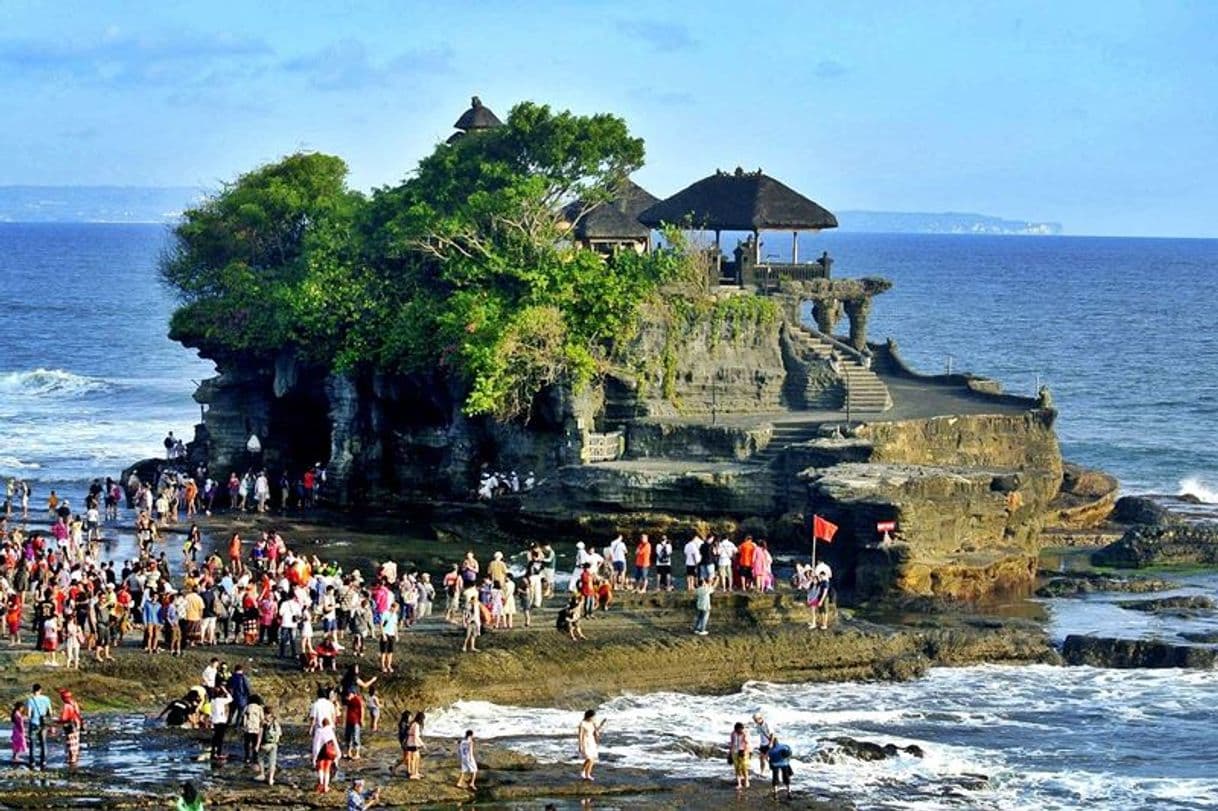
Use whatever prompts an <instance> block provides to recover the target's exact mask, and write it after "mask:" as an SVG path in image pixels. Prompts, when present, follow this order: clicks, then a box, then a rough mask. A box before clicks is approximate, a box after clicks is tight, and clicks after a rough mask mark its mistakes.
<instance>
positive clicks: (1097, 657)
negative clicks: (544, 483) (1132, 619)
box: [1062, 634, 1218, 670]
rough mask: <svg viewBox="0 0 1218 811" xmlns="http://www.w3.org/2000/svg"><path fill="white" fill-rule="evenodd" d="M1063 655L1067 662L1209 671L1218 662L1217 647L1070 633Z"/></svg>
mask: <svg viewBox="0 0 1218 811" xmlns="http://www.w3.org/2000/svg"><path fill="white" fill-rule="evenodd" d="M1062 657H1063V658H1064V659H1065V661H1066V664H1068V665H1091V666H1093V667H1112V668H1121V669H1129V668H1165V667H1187V668H1196V669H1201V670H1210V669H1213V667H1214V665H1215V663H1218V650H1215V649H1213V648H1199V647H1195V646H1193V645H1177V644H1172V643H1170V642H1164V641H1163V640H1161V639H1112V638H1109V637H1098V636H1083V635H1081V634H1071V635H1070V636H1068V637H1066V642H1065V644H1064V645H1063V646H1062Z"/></svg>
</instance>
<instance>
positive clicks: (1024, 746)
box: [0, 223, 1218, 809]
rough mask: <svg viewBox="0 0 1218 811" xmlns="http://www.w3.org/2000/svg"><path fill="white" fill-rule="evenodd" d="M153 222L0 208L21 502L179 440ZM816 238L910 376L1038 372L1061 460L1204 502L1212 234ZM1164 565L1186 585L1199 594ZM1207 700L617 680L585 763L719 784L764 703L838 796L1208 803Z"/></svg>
mask: <svg viewBox="0 0 1218 811" xmlns="http://www.w3.org/2000/svg"><path fill="white" fill-rule="evenodd" d="M167 236H168V232H167V230H166V228H165V227H164V226H159V225H148V226H132V225H121V226H120V225H21V224H2V223H0V305H2V309H0V476H4V477H8V476H13V475H15V476H20V477H23V478H28V479H30V480H31V481H32V482H33V484H34V487H35V501H36V503H39V502H40V500H41V499H42V498H44V497H45V494H46V490H47V489H48V488H49V487H51V486H56V487H60V488H66V489H70V490H71V491H76V492H78V491H79V490H81V489H83V487H84V484H85V482H86V481H87V479H89V478H91V477H93V476H97V475H107V474H109V475H115V474H117V473H118V472H119V470H120V469H121V468H122V466H123V465H125V464H127V463H128V462H130V461H133V460H135V459H138V458H140V457H143V456H149V455H156V454H159V453H160V452H161V451H162V448H161V439H162V438H163V437H164V435H165V432H166V431H169V430H174V431H175V432H177V433H178V434H179V435H183V436H186V437H188V436H189V434H190V428H191V426H192V424H193V423H194V422H196V421H197V418H198V413H199V412H198V407H197V405H196V404H195V403H193V402H192V400H191V398H190V395H191V393H192V392H193V390H194V382H193V381H195V380H200V379H202V378H204V377H207V376H209V375H210V374H212V373H213V368H212V365H211V364H210V363H208V362H206V361H203V360H201V359H199V358H198V357H197V356H196V355H195V354H194V353H192V352H191V351H189V350H187V349H184V348H182V347H181V346H178V345H176V344H174V343H173V342H171V341H169V340H168V338H167V337H166V334H165V333H166V326H167V321H168V317H169V314H170V313H171V312H172V308H173V300H172V297H171V296H170V295H169V293H168V292H167V291H166V290H164V289H163V288H162V287H161V286H160V284H159V283H158V281H157V277H156V271H155V266H156V261H157V258H158V256H159V255H160V254H161V252H162V251H163V250H164V249H165V247H166V244H167ZM821 249H827V250H829V251H830V253H831V254H833V255H834V256H835V257H836V259H837V263H836V265H835V266H834V273H835V275H837V276H862V275H878V276H885V277H888V278H890V279H892V280H893V282H894V287H893V289H892V290H891V291H889V292H887V293H885V294H884V295H882V296H880V297H879V298H878V299H877V300H876V302H875V307H874V310H873V314H872V318H871V331H870V334H871V336H872V338H873V339H874V340H880V339H883V338H884V337H887V336H890V335H891V336H893V337H895V338H897V340H898V341H899V344H900V347H901V351H902V354H903V355H904V356H905V357H906V358H907V359H908V360H909V361H911V362H912V363H913V364H914V365H915V366H917V367H919V368H920V369H921V370H923V371H927V372H939V371H943V370H945V369H946V368H947V367H948V365H949V364H950V366H951V368H952V370H953V371H966V370H967V371H972V372H975V373H979V374H985V375H989V376H993V377H996V378H997V379H999V380H1000V381H1002V382H1003V383H1004V384H1005V385H1006V386H1007V388H1008V389H1009V390H1011V391H1014V392H1016V393H1021V394H1028V395H1032V394H1034V393H1035V391H1036V389H1037V388H1038V387H1039V386H1040V385H1041V384H1047V385H1049V386H1050V388H1051V390H1052V392H1053V395H1054V399H1055V401H1056V404H1057V406H1058V407H1059V408H1060V409H1061V418H1060V421H1059V423H1058V431H1059V435H1060V437H1061V441H1062V448H1063V451H1064V452H1065V454H1066V456H1067V457H1068V458H1070V459H1072V460H1074V461H1077V462H1080V463H1083V464H1086V465H1090V466H1095V467H1100V468H1103V469H1105V470H1107V471H1109V472H1111V473H1113V474H1115V475H1117V476H1118V477H1119V478H1120V479H1121V481H1122V483H1123V485H1124V487H1125V488H1126V489H1127V490H1128V491H1136V492H1159V493H1182V492H1188V493H1191V494H1193V495H1196V496H1198V497H1200V498H1201V499H1203V500H1205V501H1210V502H1215V501H1218V443H1216V442H1215V441H1214V440H1213V438H1212V434H1211V430H1212V424H1213V423H1214V420H1215V417H1218V383H1216V379H1218V336H1216V335H1215V332H1214V330H1213V319H1212V315H1211V308H1212V305H1213V302H1215V301H1218V277H1216V276H1215V270H1216V269H1218V241H1202V240H1138V239H1090V238H1070V237H1053V238H1033V237H1029V238H1022V237H1021V238H1012V237H983V236H976V237H973V236H969V237H946V236H944V237H937V236H913V235H899V236H898V235H892V236H885V235H863V234H832V235H821V236H819V237H818V238H817V239H816V240H815V241H814V242H812V243H810V244H808V245H806V246H804V247H803V248H802V251H803V252H804V254H805V255H810V254H808V251H810V250H816V252H817V253H819V251H820V250H821ZM1186 579H1187V580H1188V583H1186V591H1188V590H1191V592H1192V593H1198V592H1208V593H1212V592H1213V590H1214V588H1215V587H1216V586H1218V582H1215V581H1214V580H1213V579H1212V578H1211V579H1206V578H1205V577H1204V576H1195V577H1193V578H1186ZM1046 604H1047V606H1048V609H1049V611H1050V616H1051V618H1052V619H1051V624H1050V630H1051V633H1052V634H1053V635H1054V636H1055V637H1056V638H1058V639H1060V638H1061V637H1063V636H1064V635H1065V633H1067V632H1071V631H1072V629H1074V630H1081V631H1086V632H1098V633H1112V634H1119V635H1122V636H1145V635H1154V634H1160V635H1162V634H1165V633H1166V634H1167V635H1171V634H1172V633H1178V632H1179V631H1180V630H1181V629H1184V628H1185V627H1186V626H1185V625H1183V624H1179V623H1177V626H1178V627H1176V626H1173V627H1172V628H1163V627H1159V626H1158V625H1156V623H1161V620H1159V619H1158V618H1155V617H1152V616H1143V615H1141V614H1139V613H1138V612H1131V611H1126V610H1124V609H1121V608H1120V607H1119V606H1116V605H1115V604H1114V603H1113V601H1112V599H1111V598H1105V597H1093V598H1089V599H1087V600H1081V601H1064V600H1056V601H1046ZM1135 614H1136V615H1137V616H1131V615H1135ZM1196 622H1201V623H1202V624H1204V622H1203V621H1196ZM1189 630H1195V629H1192V628H1189ZM1216 691H1218V676H1216V675H1215V674H1213V673H1201V672H1187V671H1107V670H1093V669H1089V668H1069V669H1066V668H1053V667H1017V668H1010V667H969V668H959V669H936V670H934V671H932V672H931V674H930V675H928V676H927V677H925V678H923V679H919V680H917V681H913V682H909V683H905V684H863V683H845V684H831V685H767V684H759V683H753V684H749V685H747V686H746V687H745V688H744V689H743V690H742V691H741V692H740V693H738V694H734V695H728V696H714V697H707V696H686V695H681V694H675V693H674V694H667V693H665V694H653V695H645V696H624V697H621V698H618V699H615V700H614V701H611V702H609V703H608V704H606V705H604V706H603V707H601V708H600V711H601V713H602V714H603V715H604V716H605V717H607V718H609V719H610V726H609V727H607V730H606V739H605V746H604V749H605V752H606V759H607V760H614V761H617V762H620V763H625V764H628V765H635V766H639V767H642V768H655V769H661V770H664V771H667V772H673V773H678V774H691V775H706V776H708V777H710V776H712V775H717V776H718V777H719V778H720V779H723V778H724V774H725V771H726V766H724V765H723V764H721V762H720V758H718V757H709V756H707V755H706V751H707V747H708V746H722V745H724V743H725V740H726V735H727V731H728V730H729V728H730V724H731V723H732V722H734V721H736V720H742V721H743V720H747V718H748V716H749V715H751V713H752V711H753V710H754V709H757V708H762V709H764V710H766V711H767V712H768V713H769V716H770V718H771V720H772V721H773V722H774V723H775V724H776V726H777V727H778V728H779V729H780V730H781V731H783V732H784V733H785V734H786V735H787V736H789V738H790V741H791V743H792V745H793V746H794V748H795V750H796V753H797V758H798V762H797V764H796V765H797V777H796V780H797V783H799V784H800V785H802V786H804V787H815V790H816V791H817V792H818V793H820V794H822V795H825V796H832V797H838V798H842V799H849V800H852V801H854V802H856V803H857V804H858V806H859V807H861V808H906V807H914V806H916V807H918V808H993V809H1022V808H1046V809H1052V808H1081V807H1102V808H1120V809H1125V808H1128V809H1135V808H1167V807H1171V808H1211V807H1218V760H1216V758H1215V754H1214V752H1215V748H1214V746H1213V743H1214V740H1215V733H1214V729H1216V728H1218V710H1216V709H1215V702H1214V700H1213V697H1214V695H1215V694H1216ZM577 720H578V715H577V714H576V713H572V712H567V711H560V710H547V709H532V708H529V709H522V708H513V707H497V706H492V705H488V704H484V703H479V702H476V701H469V702H462V703H459V704H457V705H455V706H453V707H450V708H447V709H446V710H444V711H442V712H441V713H440V714H439V715H438V716H437V718H436V720H435V721H434V723H433V726H432V733H433V734H442V735H451V736H454V737H455V736H457V735H458V734H460V732H461V731H463V730H464V729H465V728H468V727H472V728H474V729H476V730H477V732H478V734H479V735H481V736H483V737H492V736H495V735H499V736H503V737H504V739H505V741H506V742H507V743H509V744H510V745H512V746H516V747H519V748H521V749H523V750H525V751H529V752H532V753H534V754H537V755H538V756H541V757H545V758H549V759H554V760H570V759H571V758H572V756H573V737H572V735H573V730H574V727H575V722H576V721H577ZM844 735H845V736H853V737H857V738H862V739H866V740H871V741H875V742H879V743H890V742H891V743H897V744H902V745H903V744H908V743H916V744H918V745H919V746H921V747H923V749H924V750H925V753H926V756H925V757H924V758H920V759H919V758H913V757H909V756H902V757H899V758H897V759H894V760H885V761H880V762H876V763H869V764H864V763H858V762H854V761H850V760H843V759H836V760H833V762H829V763H822V762H819V761H817V760H816V758H817V754H816V753H817V752H818V751H820V750H822V749H826V748H827V747H828V744H827V743H826V742H827V741H828V740H829V739H830V738H832V737H837V736H844Z"/></svg>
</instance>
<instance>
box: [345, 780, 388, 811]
mask: <svg viewBox="0 0 1218 811" xmlns="http://www.w3.org/2000/svg"><path fill="white" fill-rule="evenodd" d="M380 797H381V790H380V789H379V788H374V789H372V790H371V791H365V790H364V778H362V777H357V778H355V779H354V780H352V781H351V788H350V789H348V790H347V811H366V809H369V808H371V807H372V806H374V805H375V804H376V801H377V800H379V799H380Z"/></svg>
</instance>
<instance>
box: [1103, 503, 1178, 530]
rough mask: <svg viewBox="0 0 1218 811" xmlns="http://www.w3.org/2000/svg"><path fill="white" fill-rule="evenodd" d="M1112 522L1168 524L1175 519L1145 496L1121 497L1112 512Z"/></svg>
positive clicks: (1165, 509)
mask: <svg viewBox="0 0 1218 811" xmlns="http://www.w3.org/2000/svg"><path fill="white" fill-rule="evenodd" d="M1112 520H1113V521H1119V522H1120V523H1122V524H1147V525H1153V524H1170V523H1175V522H1176V521H1177V520H1178V519H1176V518H1175V517H1174V516H1173V515H1172V514H1171V512H1170V511H1168V509H1167V508H1166V507H1164V506H1163V505H1162V504H1160V503H1159V502H1157V501H1155V500H1154V499H1151V498H1147V497H1146V496H1122V497H1121V498H1119V499H1117V503H1116V508H1115V509H1114V510H1113V511H1112Z"/></svg>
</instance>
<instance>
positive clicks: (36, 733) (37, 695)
mask: <svg viewBox="0 0 1218 811" xmlns="http://www.w3.org/2000/svg"><path fill="white" fill-rule="evenodd" d="M25 717H26V725H27V728H28V730H29V734H28V736H27V737H28V738H29V757H30V770H31V771H32V770H33V769H34V756H35V755H34V750H37V757H38V768H39V769H41V770H43V771H45V770H46V767H47V729H48V727H49V726H50V723H51V699H49V698H47V697H46V696H44V695H43V694H42V685H41V684H35V685H34V686H33V688H32V689H31V690H30V697H29V698H28V699H26V702H25Z"/></svg>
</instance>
